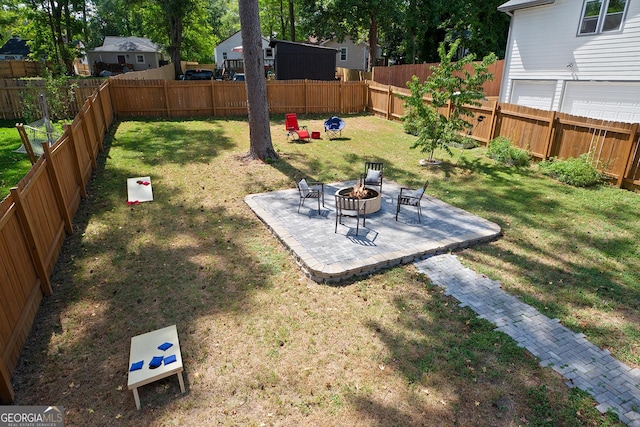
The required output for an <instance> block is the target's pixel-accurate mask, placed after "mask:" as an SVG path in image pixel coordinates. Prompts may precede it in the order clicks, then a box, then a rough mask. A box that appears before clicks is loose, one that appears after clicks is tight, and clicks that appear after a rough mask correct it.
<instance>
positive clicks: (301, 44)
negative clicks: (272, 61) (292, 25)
mask: <svg viewBox="0 0 640 427" xmlns="http://www.w3.org/2000/svg"><path fill="white" fill-rule="evenodd" d="M278 43H282V44H289V45H296V46H307V47H311V48H315V49H326V50H333V51H334V52H338V49H335V48H333V47H327V46H319V45H317V44H308V43H298V42H290V41H287V40H277V39H271V40H270V41H269V46H270V47H275V46H276V45H277V44H278Z"/></svg>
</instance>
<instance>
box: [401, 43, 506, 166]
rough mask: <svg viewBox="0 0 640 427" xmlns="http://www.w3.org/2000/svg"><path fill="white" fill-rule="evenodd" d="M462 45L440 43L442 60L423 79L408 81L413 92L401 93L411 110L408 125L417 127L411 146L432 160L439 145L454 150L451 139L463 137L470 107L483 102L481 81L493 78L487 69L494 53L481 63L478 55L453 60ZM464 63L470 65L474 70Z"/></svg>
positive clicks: (493, 58) (447, 150)
mask: <svg viewBox="0 0 640 427" xmlns="http://www.w3.org/2000/svg"><path fill="white" fill-rule="evenodd" d="M459 47H460V40H456V41H455V42H454V43H453V44H452V45H451V46H450V47H449V50H448V51H447V50H446V47H445V45H444V43H442V44H440V48H439V49H438V53H439V54H440V63H439V64H438V66H435V67H432V74H431V76H429V78H428V79H427V80H425V81H424V83H420V81H419V80H418V78H417V77H416V76H413V79H412V80H411V81H410V82H407V86H408V87H409V90H410V91H411V95H410V96H403V97H402V99H404V102H405V108H406V109H407V111H409V112H410V116H409V118H408V119H407V120H406V122H408V123H409V124H408V125H407V126H409V128H410V129H417V136H418V139H417V140H416V141H415V143H414V144H413V145H412V147H411V148H420V150H421V151H422V152H423V153H424V152H428V153H429V160H433V153H434V151H435V149H436V148H442V149H443V150H445V151H446V152H447V153H449V154H451V150H450V149H449V143H451V142H461V141H462V138H463V135H461V132H462V131H464V130H466V129H468V127H469V125H470V124H469V123H468V122H467V118H468V117H473V112H471V111H470V110H469V109H468V108H467V107H468V106H472V105H480V102H479V100H481V99H482V98H484V93H483V89H482V85H483V84H484V82H486V81H487V80H492V79H493V75H492V74H490V73H489V72H488V71H487V69H488V67H489V65H491V64H493V63H494V62H495V60H496V56H495V55H493V54H491V55H487V56H486V57H485V58H484V59H483V60H482V61H481V62H480V63H474V62H473V61H474V60H475V55H467V56H465V57H464V58H462V59H461V60H459V61H456V62H454V61H453V58H454V56H455V55H456V52H457V51H458V48H459ZM465 67H471V68H472V72H469V71H468V70H467V69H466V68H465ZM425 96H429V97H430V98H431V99H430V101H429V102H425ZM445 108H448V109H449V115H448V116H446V115H444V114H442V113H441V111H442V110H443V109H445ZM405 129H406V127H405Z"/></svg>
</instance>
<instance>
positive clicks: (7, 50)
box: [0, 36, 31, 60]
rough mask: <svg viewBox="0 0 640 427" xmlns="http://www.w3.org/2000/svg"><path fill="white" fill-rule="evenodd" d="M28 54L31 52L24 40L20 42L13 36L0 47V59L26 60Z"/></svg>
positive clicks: (19, 39)
mask: <svg viewBox="0 0 640 427" xmlns="http://www.w3.org/2000/svg"><path fill="white" fill-rule="evenodd" d="M30 52H31V51H30V50H29V46H27V41H26V40H22V39H21V38H20V37H18V36H13V37H12V38H10V39H9V40H7V42H6V43H5V44H4V45H3V46H2V47H0V59H6V60H11V59H13V60H21V59H27V57H28V55H29V53H30Z"/></svg>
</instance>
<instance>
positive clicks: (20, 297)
mask: <svg viewBox="0 0 640 427" xmlns="http://www.w3.org/2000/svg"><path fill="white" fill-rule="evenodd" d="M112 122H113V109H112V107H111V97H110V94H109V85H108V83H106V82H105V83H104V84H103V85H101V86H100V87H99V88H97V89H96V90H95V91H94V93H93V94H92V95H91V96H89V97H88V99H87V100H86V101H85V102H84V104H83V105H82V107H81V109H80V111H79V112H78V114H77V115H76V117H75V119H74V120H73V122H72V123H71V125H68V126H66V128H65V131H64V134H63V136H62V137H61V138H60V139H59V140H58V141H56V143H55V144H54V145H53V146H52V147H49V146H48V145H44V146H43V148H44V155H43V156H41V157H40V159H39V160H38V161H37V162H36V163H35V164H34V165H33V167H32V168H31V170H30V171H29V173H28V174H27V175H26V176H25V177H24V178H22V180H20V182H19V183H18V185H17V186H16V187H14V188H12V189H11V193H10V194H9V195H8V196H7V197H6V198H5V199H4V200H2V202H0V400H1V401H2V402H3V403H10V402H11V401H13V395H14V393H13V387H12V385H11V377H12V374H13V371H14V369H15V366H16V364H17V362H18V359H19V356H20V352H21V351H22V348H23V346H24V343H25V341H26V338H27V335H28V333H29V330H30V328H31V325H32V323H33V320H34V318H35V315H36V312H37V311H38V307H39V305H40V301H41V300H42V297H43V295H51V293H52V289H51V283H50V281H49V277H50V275H51V273H52V272H53V268H54V266H55V263H56V261H57V258H58V254H59V252H60V248H61V247H62V244H63V242H64V239H65V236H66V235H67V234H70V233H71V230H72V229H71V221H72V218H73V217H74V215H75V213H76V211H77V209H78V206H79V205H80V199H81V198H82V197H84V196H85V195H86V185H87V184H88V182H89V180H90V178H91V174H92V171H93V170H94V169H95V168H96V157H97V154H98V152H99V151H100V150H101V149H102V141H103V138H104V135H105V134H106V131H107V129H108V128H109V126H110V125H111V123H112Z"/></svg>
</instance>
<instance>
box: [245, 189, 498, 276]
mask: <svg viewBox="0 0 640 427" xmlns="http://www.w3.org/2000/svg"><path fill="white" fill-rule="evenodd" d="M354 184H356V182H355V181H347V182H338V183H331V184H325V206H324V207H323V208H322V209H321V211H320V214H318V210H317V203H315V200H307V201H306V202H305V204H304V206H303V207H302V208H301V209H300V212H299V213H298V203H299V200H300V199H299V196H298V190H297V189H289V190H280V191H273V192H269V193H263V194H251V195H248V196H246V197H245V202H246V203H247V204H248V205H249V207H250V208H251V209H252V210H253V211H254V213H255V214H256V215H257V216H258V217H259V218H260V219H261V220H262V221H263V222H264V223H265V224H266V225H267V226H268V227H269V228H270V230H271V231H272V232H273V233H274V234H275V235H276V236H277V237H278V238H279V239H280V240H281V241H282V242H283V244H284V245H285V246H286V247H287V248H288V249H289V250H290V251H291V252H292V253H293V255H294V257H295V258H296V261H297V262H298V264H299V265H300V267H301V268H302V270H303V271H304V272H305V274H306V275H307V276H308V277H310V278H311V279H313V280H315V281H317V282H339V281H342V280H345V279H348V278H349V277H353V276H358V275H365V274H369V273H372V272H374V271H377V270H380V269H384V268H389V267H393V266H396V265H400V264H406V263H409V262H413V261H415V260H419V259H421V258H423V257H424V256H426V255H430V254H436V253H442V252H446V251H448V250H452V249H458V248H463V247H468V246H471V245H474V244H477V243H481V242H487V241H490V240H493V239H496V238H497V237H499V236H500V234H501V229H500V227H499V226H498V225H497V224H494V223H492V222H490V221H487V220H486V219H483V218H480V217H478V216H476V215H472V214H470V213H469V212H466V211H464V210H462V209H459V208H456V207H455V206H451V205H449V204H447V203H445V202H443V201H441V200H438V199H436V198H434V197H429V196H427V195H425V197H424V198H423V200H422V221H421V223H418V214H417V211H416V209H415V208H411V207H407V206H403V207H402V210H401V212H400V215H399V217H398V221H396V220H395V214H396V199H397V196H398V193H399V192H400V185H398V184H396V183H394V182H391V181H388V180H385V181H384V184H383V187H382V202H381V209H380V211H378V212H376V213H374V214H370V215H367V221H366V227H362V220H361V222H360V231H359V233H358V235H357V236H356V230H355V226H356V220H355V218H345V219H344V221H343V224H342V225H340V224H339V225H338V230H337V233H334V228H335V206H334V205H335V198H334V194H335V192H336V191H338V190H339V189H341V188H345V187H351V186H353V185H354Z"/></svg>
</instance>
